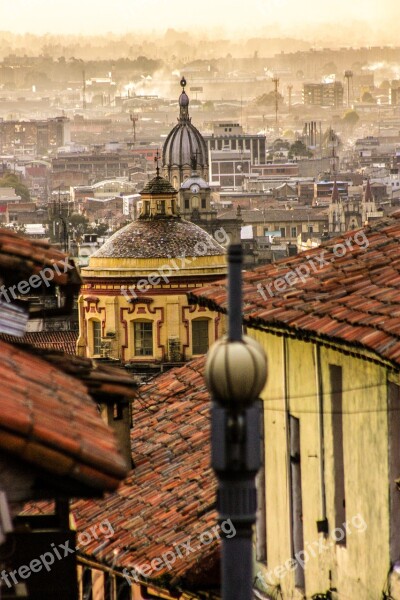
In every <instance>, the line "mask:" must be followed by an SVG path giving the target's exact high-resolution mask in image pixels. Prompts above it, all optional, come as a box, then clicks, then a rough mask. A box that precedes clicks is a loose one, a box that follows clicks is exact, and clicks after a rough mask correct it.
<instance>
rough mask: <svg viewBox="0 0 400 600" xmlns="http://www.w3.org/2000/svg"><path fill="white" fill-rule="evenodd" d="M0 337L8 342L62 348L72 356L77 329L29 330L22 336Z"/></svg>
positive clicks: (74, 349)
mask: <svg viewBox="0 0 400 600" xmlns="http://www.w3.org/2000/svg"><path fill="white" fill-rule="evenodd" d="M0 339H1V340H4V341H5V342H9V343H10V344H19V343H25V344H31V345H32V346H34V347H35V348H48V349H51V350H62V351H63V352H65V354H69V355H71V356H74V355H75V354H76V342H77V339H78V332H77V331H31V332H27V333H25V335H24V336H23V337H18V338H16V337H14V336H12V335H7V334H0Z"/></svg>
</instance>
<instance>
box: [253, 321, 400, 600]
mask: <svg viewBox="0 0 400 600" xmlns="http://www.w3.org/2000/svg"><path fill="white" fill-rule="evenodd" d="M248 334H249V335H251V336H252V337H254V338H255V339H257V340H258V341H259V342H260V343H261V344H262V345H263V346H264V348H265V351H266V353H267V356H268V359H269V377H268V381H267V385H266V387H265V390H264V392H263V394H262V398H263V400H264V426H265V469H266V484H265V493H266V531H267V564H266V565H262V564H259V563H256V564H255V576H257V575H258V576H259V577H258V584H257V585H258V587H259V589H260V590H262V591H264V592H265V593H267V592H269V593H272V592H274V591H275V593H277V592H278V590H279V589H280V590H281V593H282V598H283V599H285V600H286V599H289V598H290V599H292V598H303V597H304V596H303V592H302V591H301V590H299V589H296V588H295V578H294V569H293V564H291V563H288V560H289V559H290V558H291V557H292V546H291V529H292V527H291V491H290V475H289V474H290V460H289V455H288V448H289V443H288V414H289V413H290V414H291V415H293V416H294V417H297V418H299V419H300V455H301V493H302V504H303V537H304V550H305V551H307V554H308V558H306V559H305V560H306V564H305V594H306V596H305V597H306V598H311V597H312V595H313V594H317V593H325V592H326V591H327V590H328V589H329V588H336V589H337V590H338V592H339V593H338V594H335V593H333V596H332V597H333V598H335V599H336V598H338V599H340V598H351V599H355V598H362V599H363V600H376V599H377V598H381V593H382V589H383V588H384V585H385V580H386V576H387V574H388V571H389V568H390V554H389V498H388V480H389V471H388V414H387V412H386V411H387V377H388V370H387V368H386V367H385V366H384V365H380V364H377V363H374V362H371V361H367V360H365V359H363V358H362V357H354V356H346V355H345V354H344V353H342V352H340V351H339V350H338V349H335V348H327V347H324V346H322V347H321V346H319V352H320V359H319V364H320V366H321V368H320V377H319V379H318V377H317V366H316V365H317V364H318V361H317V352H318V350H317V345H316V344H315V343H310V342H305V341H300V340H297V339H289V338H284V337H278V336H276V335H273V334H270V333H267V332H262V331H256V330H249V331H248ZM330 364H331V365H337V366H340V367H342V374H343V395H342V402H343V413H344V416H343V453H344V472H345V498H346V522H347V526H345V528H346V527H347V537H346V546H343V545H341V544H340V543H336V541H335V539H334V536H336V537H338V538H339V537H341V533H340V531H336V532H334V531H333V530H334V529H335V506H334V490H335V481H334V463H333V459H334V457H333V436H332V404H331V400H332V398H331V390H330V385H331V384H330V375H329V365H330ZM285 366H286V368H285ZM320 392H321V396H322V404H323V427H322V432H323V442H324V443H323V447H324V452H323V453H322V454H323V456H321V449H320V435H321V426H320V419H319V402H320ZM322 458H323V469H322V473H323V481H321V460H322ZM399 475H400V473H399ZM323 486H324V487H323ZM324 489H325V494H323V490H324ZM324 495H325V505H326V515H324V514H323V513H324V502H323V496H324ZM324 516H326V518H327V519H328V523H329V533H328V535H327V536H325V535H324V534H322V533H320V534H318V532H317V525H316V522H317V521H318V520H321V519H322V518H323V517H324ZM343 529H344V528H343ZM277 597H280V596H277Z"/></svg>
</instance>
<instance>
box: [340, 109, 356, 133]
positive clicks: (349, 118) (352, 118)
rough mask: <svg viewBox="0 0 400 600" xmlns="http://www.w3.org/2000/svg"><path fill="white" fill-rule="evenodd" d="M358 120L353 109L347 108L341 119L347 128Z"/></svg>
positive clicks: (353, 125) (350, 127)
mask: <svg viewBox="0 0 400 600" xmlns="http://www.w3.org/2000/svg"><path fill="white" fill-rule="evenodd" d="M359 120H360V117H359V116H358V113H357V112H356V111H355V110H348V111H347V112H346V114H345V115H344V117H343V119H342V121H343V124H344V125H345V126H346V127H348V128H349V129H353V128H354V127H355V126H356V125H357V123H358V121H359Z"/></svg>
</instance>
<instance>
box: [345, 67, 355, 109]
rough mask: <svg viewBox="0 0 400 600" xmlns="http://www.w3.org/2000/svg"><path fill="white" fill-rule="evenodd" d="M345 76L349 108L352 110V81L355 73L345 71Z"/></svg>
mask: <svg viewBox="0 0 400 600" xmlns="http://www.w3.org/2000/svg"><path fill="white" fill-rule="evenodd" d="M344 76H345V79H346V80H347V108H350V80H351V81H352V80H353V71H345V72H344Z"/></svg>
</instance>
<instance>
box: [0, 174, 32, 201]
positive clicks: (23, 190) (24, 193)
mask: <svg viewBox="0 0 400 600" xmlns="http://www.w3.org/2000/svg"><path fill="white" fill-rule="evenodd" d="M0 187H10V188H13V190H14V191H15V193H16V194H17V196H21V200H23V201H24V202H30V199H31V196H30V193H29V190H28V188H27V187H26V185H24V184H23V183H22V182H21V180H20V179H19V177H18V175H16V174H15V173H11V171H7V172H6V173H4V175H3V177H2V178H1V179H0Z"/></svg>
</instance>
